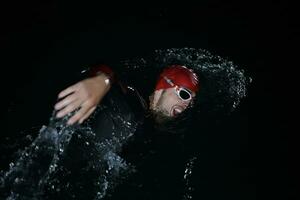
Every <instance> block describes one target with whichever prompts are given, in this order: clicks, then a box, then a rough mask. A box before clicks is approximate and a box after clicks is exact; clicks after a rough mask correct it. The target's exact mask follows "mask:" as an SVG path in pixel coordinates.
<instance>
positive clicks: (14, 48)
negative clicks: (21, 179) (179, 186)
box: [0, 0, 299, 199]
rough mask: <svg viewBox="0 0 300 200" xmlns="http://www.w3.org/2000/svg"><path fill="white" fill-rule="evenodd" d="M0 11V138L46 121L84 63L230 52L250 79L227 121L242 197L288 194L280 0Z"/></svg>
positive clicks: (44, 5)
mask: <svg viewBox="0 0 300 200" xmlns="http://www.w3.org/2000/svg"><path fill="white" fill-rule="evenodd" d="M140 4H141V3H140ZM1 15H2V16H1V20H2V22H1V30H2V31H1V38H0V42H1V43H0V45H1V57H2V59H1V60H2V66H1V75H2V76H1V78H2V79H1V85H2V91H3V93H2V95H3V97H4V98H3V99H4V100H5V103H4V104H5V105H6V106H4V109H5V111H4V113H5V115H4V120H2V121H1V126H2V127H5V129H2V130H5V131H1V144H3V143H9V142H12V141H13V140H14V139H13V138H15V137H19V134H20V132H21V131H24V130H28V129H30V128H31V127H35V126H37V127H39V126H40V125H41V124H47V122H48V119H49V116H50V114H51V111H52V108H53V105H54V102H55V100H56V95H57V94H58V92H59V91H60V90H62V89H63V88H65V87H66V86H67V85H69V84H71V83H73V82H75V81H76V76H77V74H78V73H79V70H80V69H81V66H83V65H86V64H89V63H94V62H99V61H101V60H114V59H123V58H129V57H135V56H143V55H145V54H147V52H151V51H152V50H154V49H157V48H171V47H186V46H187V47H196V48H204V49H207V50H209V51H211V52H212V53H215V54H217V55H220V56H224V57H226V58H229V59H231V60H233V61H234V63H235V64H237V65H238V66H240V67H241V68H243V69H245V72H246V74H247V75H250V76H251V77H252V79H253V82H252V84H251V85H250V87H249V92H248V96H247V98H246V99H244V100H243V101H242V103H241V105H240V106H239V108H238V109H237V111H236V113H235V114H234V115H233V116H232V117H231V118H230V119H229V120H228V121H227V122H228V125H227V129H225V130H227V131H230V130H231V131H233V132H234V133H235V134H234V135H235V136H237V137H238V139H236V138H235V139H236V140H234V141H235V147H236V150H239V152H238V156H237V157H236V156H232V158H234V159H236V160H235V162H238V165H237V166H238V171H239V172H240V173H239V176H238V179H240V182H239V183H240V187H239V188H240V191H239V193H241V195H242V197H241V199H272V198H276V199H288V197H289V196H290V197H292V196H294V195H295V194H296V188H297V187H296V185H295V183H296V182H297V181H296V180H297V178H296V177H298V175H299V172H297V170H296V169H297V167H296V166H295V163H296V160H297V159H296V157H293V156H294V153H292V152H294V151H295V150H296V148H295V147H294V146H293V144H295V143H296V142H292V141H290V143H289V145H288V135H287V129H288V128H286V129H283V127H285V126H286V123H285V120H283V119H282V118H281V116H280V115H281V107H277V106H275V105H276V103H275V99H277V98H276V97H275V96H274V92H275V91H276V92H277V93H276V94H277V95H280V96H282V95H284V89H283V84H276V85H274V80H275V72H276V71H278V69H281V68H282V67H283V66H284V65H285V64H286V62H285V60H283V59H281V58H283V56H284V54H285V53H286V51H285V49H286V42H287V40H288V39H289V38H291V37H290V35H289V30H290V28H291V26H292V27H293V28H294V30H295V32H297V29H296V28H295V27H296V25H297V24H295V23H291V21H289V11H288V8H287V5H286V4H283V3H281V2H277V1H267V2H266V1H265V2H264V3H262V2H260V3H253V2H252V3H247V2H238V1H237V2H233V1H230V2H221V1H217V0H215V1H201V2H199V3H197V4H195V3H194V4H191V3H190V4H189V3H184V4H183V3H169V4H167V3H165V4H162V3H154V2H152V3H144V5H139V4H125V3H123V4H118V3H115V4H113V5H104V3H101V2H98V3H94V2H93V3H87V2H85V3H83V2H81V3H79V2H78V3H77V2H59V1H50V0H48V1H33V0H29V1H14V2H10V3H8V4H6V5H4V6H1ZM74 77H75V78H74ZM282 81H283V79H280V81H279V83H281V82H282ZM275 82H277V83H278V79H276V81H275ZM274 86H275V87H274ZM278 91H281V92H280V93H279V94H278ZM277 95H276V96H277ZM277 116H280V117H277ZM2 123H3V124H2ZM236 124H238V125H236ZM235 125H236V126H235ZM223 126H224V124H223ZM228 127H235V128H228ZM236 127H237V128H236ZM231 137H232V136H230V137H229V138H231ZM224 138H226V137H224ZM224 142H228V141H226V140H225V141H224ZM234 150H235V149H233V152H234ZM229 152H230V151H229ZM5 153H8V154H9V153H10V152H5ZM288 154H289V155H290V156H289V158H290V159H291V160H290V162H289V160H288ZM230 158H231V157H230V156H229V158H228V159H230ZM288 164H289V165H288ZM6 165H7V163H5V164H4V165H3V164H1V166H4V167H5V166H6ZM288 166H290V168H288ZM1 168H2V167H1ZM224 173H226V170H225V172H224ZM288 175H290V177H289V176H288ZM290 178H291V179H290ZM292 180H293V181H292ZM290 181H291V182H290ZM237 190H239V189H237ZM215 192H218V191H215ZM231 192H232V193H233V191H231Z"/></svg>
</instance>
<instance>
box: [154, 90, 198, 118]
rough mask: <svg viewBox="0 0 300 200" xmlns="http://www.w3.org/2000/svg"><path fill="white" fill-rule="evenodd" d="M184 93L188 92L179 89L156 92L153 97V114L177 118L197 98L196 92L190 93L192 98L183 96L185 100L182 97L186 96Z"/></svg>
mask: <svg viewBox="0 0 300 200" xmlns="http://www.w3.org/2000/svg"><path fill="white" fill-rule="evenodd" d="M179 92H180V94H179ZM184 92H186V91H181V90H180V88H178V87H172V88H168V89H160V90H156V91H155V92H154V94H153V95H152V99H151V106H150V109H151V110H152V111H153V112H155V113H160V114H161V115H163V116H165V117H167V118H175V117H176V116H178V115H179V114H180V113H182V112H183V111H185V110H186V109H187V107H188V106H189V105H190V104H191V102H192V101H193V99H194V98H195V96H196V94H195V93H194V92H191V91H188V92H189V93H190V95H191V98H187V97H188V96H183V97H184V99H183V98H181V97H180V95H181V96H182V95H184ZM182 93H183V94H182ZM185 95H187V94H185Z"/></svg>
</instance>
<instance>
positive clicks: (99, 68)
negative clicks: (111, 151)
mask: <svg viewBox="0 0 300 200" xmlns="http://www.w3.org/2000/svg"><path fill="white" fill-rule="evenodd" d="M100 73H104V74H105V75H107V76H108V78H109V80H110V82H111V83H115V82H116V81H117V78H116V74H115V72H114V70H113V69H112V67H110V66H108V65H106V64H99V65H94V66H91V68H90V69H89V74H88V75H89V76H90V77H92V76H96V75H98V74H100Z"/></svg>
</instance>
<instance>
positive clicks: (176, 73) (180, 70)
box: [155, 65, 199, 92]
mask: <svg viewBox="0 0 300 200" xmlns="http://www.w3.org/2000/svg"><path fill="white" fill-rule="evenodd" d="M165 78H167V79H170V80H171V81H172V82H173V83H174V84H175V85H177V86H180V87H184V88H186V89H189V90H191V91H193V92H197V91H198V90H199V81H198V77H197V75H196V74H195V73H194V72H193V71H192V70H191V69H188V68H187V67H185V66H182V65H171V66H168V67H167V68H165V69H164V70H163V71H162V72H161V73H160V75H159V78H158V80H157V83H156V87H155V90H159V89H167V88H171V87H174V86H172V84H170V83H168V82H167V81H166V79H165Z"/></svg>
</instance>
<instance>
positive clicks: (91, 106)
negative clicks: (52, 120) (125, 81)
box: [54, 65, 115, 125]
mask: <svg viewBox="0 0 300 200" xmlns="http://www.w3.org/2000/svg"><path fill="white" fill-rule="evenodd" d="M103 66H104V65H100V66H98V67H97V66H96V67H94V68H92V69H91V71H90V74H89V75H90V77H89V78H87V79H84V80H82V81H79V82H78V83H76V84H74V85H71V86H70V87H68V88H66V89H65V90H63V91H61V92H60V93H59V95H58V98H59V99H60V100H59V101H58V102H57V103H56V104H55V106H54V107H55V110H57V111H58V112H57V115H56V117H58V118H60V117H64V116H65V115H67V114H69V113H70V112H73V111H74V110H76V109H78V108H80V109H79V110H78V111H77V112H76V114H75V115H73V116H72V117H71V118H70V119H69V121H68V124H69V125H72V124H74V123H80V124H81V123H82V122H83V121H84V120H86V119H87V118H88V117H89V116H90V115H91V114H92V113H93V112H94V110H95V109H96V107H97V105H98V104H99V103H100V102H101V100H102V99H103V97H104V96H105V95H106V94H107V92H108V91H109V90H110V88H111V86H112V84H113V82H114V81H115V77H114V73H113V71H112V70H111V69H110V68H109V67H107V66H104V67H103Z"/></svg>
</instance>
